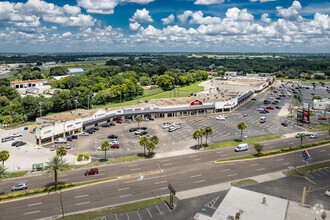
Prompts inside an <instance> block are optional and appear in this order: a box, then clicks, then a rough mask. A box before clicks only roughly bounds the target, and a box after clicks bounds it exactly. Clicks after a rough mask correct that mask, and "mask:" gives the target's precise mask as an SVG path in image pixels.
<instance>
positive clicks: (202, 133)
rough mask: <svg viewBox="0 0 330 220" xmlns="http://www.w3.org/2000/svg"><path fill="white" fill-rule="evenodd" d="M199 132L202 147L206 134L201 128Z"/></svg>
mask: <svg viewBox="0 0 330 220" xmlns="http://www.w3.org/2000/svg"><path fill="white" fill-rule="evenodd" d="M199 130H200V131H201V147H203V136H204V135H206V133H205V130H204V129H203V128H200V129H199Z"/></svg>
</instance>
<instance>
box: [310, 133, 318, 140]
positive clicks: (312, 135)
mask: <svg viewBox="0 0 330 220" xmlns="http://www.w3.org/2000/svg"><path fill="white" fill-rule="evenodd" d="M318 137H319V136H318V135H317V134H311V135H310V136H309V138H310V139H315V138H318Z"/></svg>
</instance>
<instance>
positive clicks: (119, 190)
mask: <svg viewBox="0 0 330 220" xmlns="http://www.w3.org/2000/svg"><path fill="white" fill-rule="evenodd" d="M128 189H130V188H129V187H126V188H121V189H118V191H122V190H128Z"/></svg>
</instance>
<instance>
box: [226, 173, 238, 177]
mask: <svg viewBox="0 0 330 220" xmlns="http://www.w3.org/2000/svg"><path fill="white" fill-rule="evenodd" d="M236 175H237V173H233V174H229V175H228V176H236Z"/></svg>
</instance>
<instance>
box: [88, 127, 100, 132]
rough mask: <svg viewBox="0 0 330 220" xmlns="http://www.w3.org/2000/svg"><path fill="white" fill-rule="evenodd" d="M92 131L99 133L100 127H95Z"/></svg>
mask: <svg viewBox="0 0 330 220" xmlns="http://www.w3.org/2000/svg"><path fill="white" fill-rule="evenodd" d="M90 129H91V130H92V131H94V132H95V131H98V130H99V128H98V127H93V128H90Z"/></svg>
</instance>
